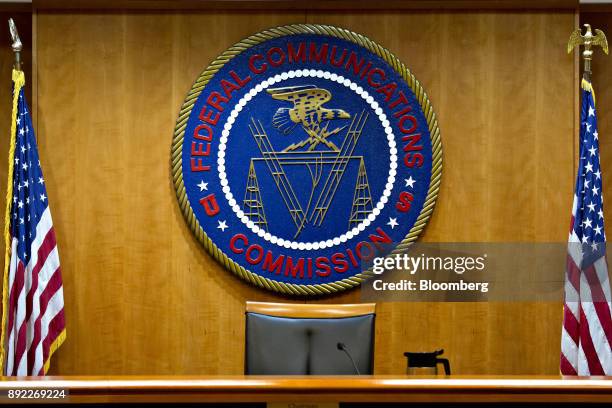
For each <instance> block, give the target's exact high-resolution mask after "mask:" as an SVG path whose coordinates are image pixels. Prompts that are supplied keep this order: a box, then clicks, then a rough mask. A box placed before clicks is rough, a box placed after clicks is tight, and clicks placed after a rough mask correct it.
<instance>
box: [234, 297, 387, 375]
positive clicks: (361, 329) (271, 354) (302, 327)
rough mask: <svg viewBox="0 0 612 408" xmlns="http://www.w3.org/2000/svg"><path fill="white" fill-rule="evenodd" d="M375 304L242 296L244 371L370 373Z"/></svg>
mask: <svg viewBox="0 0 612 408" xmlns="http://www.w3.org/2000/svg"><path fill="white" fill-rule="evenodd" d="M375 306H376V305H375V304H374V303H363V304H346V305H330V304H294V303H263V302H247V304H246V350H245V365H244V371H245V374H259V375H310V374H312V375H342V374H345V375H355V374H372V373H373V371H374V320H375V317H376V314H375Z"/></svg>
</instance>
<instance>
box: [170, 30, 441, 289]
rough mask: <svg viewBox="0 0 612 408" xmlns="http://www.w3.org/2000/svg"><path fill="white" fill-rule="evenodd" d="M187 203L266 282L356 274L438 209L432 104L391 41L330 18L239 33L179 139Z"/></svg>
mask: <svg viewBox="0 0 612 408" xmlns="http://www.w3.org/2000/svg"><path fill="white" fill-rule="evenodd" d="M171 167H172V174H173V178H174V185H175V188H176V192H177V197H178V201H179V205H180V207H181V209H182V211H183V214H184V215H185V218H186V220H187V222H188V224H189V225H190V227H191V229H192V231H193V232H194V233H195V235H196V236H197V238H198V239H199V240H200V242H201V243H202V244H203V245H204V247H205V248H206V249H207V250H208V251H209V252H210V253H211V254H212V255H213V256H214V257H215V258H216V259H217V260H218V261H220V262H221V263H222V264H223V265H224V266H225V267H227V268H228V269H230V270H231V271H232V272H234V273H236V274H237V275H239V276H240V277H242V278H244V279H246V280H248V281H250V282H252V283H254V284H256V285H258V286H260V287H263V288H266V289H270V290H274V291H278V292H282V293H286V294H295V295H321V294H328V293H332V292H336V291H340V290H345V289H348V288H351V287H354V286H356V285H359V284H360V283H361V282H362V281H363V280H364V279H365V278H367V277H368V276H369V275H371V272H370V270H369V269H368V268H367V265H369V263H370V261H371V260H372V259H373V258H374V257H377V256H383V255H387V254H389V253H393V252H396V251H401V250H404V249H406V247H407V246H408V245H410V243H412V242H413V241H415V240H416V239H417V237H418V235H419V233H420V232H421V231H422V230H423V228H424V226H425V224H426V223H427V220H428V218H429V216H430V214H431V212H432V210H433V207H434V204H435V200H436V196H437V193H438V188H439V185H440V176H441V172H442V146H441V142H440V133H439V130H438V125H437V122H436V119H435V114H434V112H433V109H432V107H431V105H430V103H429V100H428V99H427V95H426V94H425V92H424V90H423V88H422V87H421V85H420V84H419V82H418V81H417V80H416V79H415V77H414V76H413V75H412V73H411V72H410V71H409V70H408V69H407V68H406V67H405V66H404V64H402V63H401V62H400V61H399V60H398V59H397V58H396V57H395V56H394V55H393V54H391V53H390V52H389V51H388V50H386V49H385V48H383V47H381V46H380V45H378V44H376V43H374V42H373V41H371V40H369V39H368V38H366V37H364V36H362V35H359V34H356V33H353V32H351V31H348V30H345V29H341V28H337V27H332V26H323V25H290V26H283V27H277V28H273V29H270V30H266V31H263V32H261V33H258V34H255V35H252V36H251V37H249V38H247V39H245V40H243V41H241V42H239V43H238V44H236V45H234V46H233V47H231V48H229V49H228V50H227V51H225V52H224V53H223V54H221V55H220V56H219V57H218V58H217V59H216V60H215V61H213V63H212V64H211V65H210V66H209V67H208V68H207V69H206V70H205V71H204V72H202V74H201V75H200V76H199V78H198V79H197V80H196V82H195V84H194V85H193V87H192V89H191V91H190V92H189V94H188V95H187V98H186V100H185V103H184V104H183V107H182V108H181V111H180V114H179V117H178V120H177V124H176V129H175V134H174V140H173V143H172V163H171Z"/></svg>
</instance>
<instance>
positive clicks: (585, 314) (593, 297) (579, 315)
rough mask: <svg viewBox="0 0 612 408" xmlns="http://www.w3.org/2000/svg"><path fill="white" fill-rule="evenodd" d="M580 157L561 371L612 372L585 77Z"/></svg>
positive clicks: (593, 119)
mask: <svg viewBox="0 0 612 408" xmlns="http://www.w3.org/2000/svg"><path fill="white" fill-rule="evenodd" d="M580 122H581V126H580V160H579V163H578V175H577V177H576V189H575V191H574V205H573V209H572V220H571V226H570V236H569V243H568V256H567V267H566V275H565V303H564V307H563V312H564V314H563V328H562V333H561V373H562V374H564V375H612V349H611V346H612V320H611V318H610V314H611V302H610V282H609V277H608V262H607V258H606V234H605V232H604V212H603V197H602V176H601V168H600V167H599V134H598V133H597V116H596V114H595V97H594V95H593V89H592V87H591V84H590V82H588V81H587V80H583V81H582V109H581V113H580Z"/></svg>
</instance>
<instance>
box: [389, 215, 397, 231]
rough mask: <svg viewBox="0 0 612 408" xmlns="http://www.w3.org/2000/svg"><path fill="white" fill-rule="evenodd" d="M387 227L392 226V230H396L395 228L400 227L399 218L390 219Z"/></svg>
mask: <svg viewBox="0 0 612 408" xmlns="http://www.w3.org/2000/svg"><path fill="white" fill-rule="evenodd" d="M387 225H389V226H391V229H394V228H395V227H397V226H398V225H399V224H398V223H397V218H391V217H389V222H388V223H387Z"/></svg>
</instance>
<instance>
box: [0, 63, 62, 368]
mask: <svg viewBox="0 0 612 408" xmlns="http://www.w3.org/2000/svg"><path fill="white" fill-rule="evenodd" d="M13 85H14V87H13V123H12V127H11V145H10V150H9V182H8V188H7V201H8V202H7V208H6V214H5V215H6V218H5V221H6V225H5V241H6V245H7V247H6V252H5V253H6V257H5V269H4V285H3V294H2V300H3V314H2V345H3V349H2V357H3V358H2V363H3V372H4V374H5V375H18V376H25V375H44V374H46V373H47V370H48V369H49V361H50V358H51V355H52V354H53V353H54V351H55V350H56V349H57V348H58V347H59V346H60V345H61V343H62V342H63V341H64V339H65V337H66V330H65V321H64V293H63V286H62V277H61V270H60V262H59V255H58V249H57V244H56V240H55V232H54V229H53V221H52V219H51V211H50V208H49V201H48V198H47V190H46V187H45V179H44V177H43V173H42V168H41V165H40V160H39V156H38V148H37V145H36V137H35V135H34V128H33V126H32V118H31V116H30V111H29V109H28V105H27V102H26V98H25V95H24V88H23V87H24V85H25V78H24V74H23V72H22V71H13ZM9 197H10V198H9Z"/></svg>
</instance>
